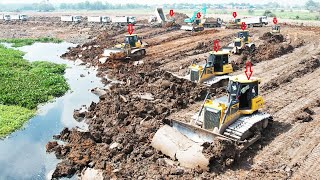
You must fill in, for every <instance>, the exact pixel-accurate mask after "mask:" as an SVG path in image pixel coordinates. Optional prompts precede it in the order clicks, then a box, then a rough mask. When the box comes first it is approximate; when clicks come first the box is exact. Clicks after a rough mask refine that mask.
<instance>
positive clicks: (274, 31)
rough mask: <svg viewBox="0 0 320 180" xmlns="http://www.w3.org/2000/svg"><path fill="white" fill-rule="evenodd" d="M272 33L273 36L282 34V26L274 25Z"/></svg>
mask: <svg viewBox="0 0 320 180" xmlns="http://www.w3.org/2000/svg"><path fill="white" fill-rule="evenodd" d="M271 33H272V34H280V25H273V26H272V31H271Z"/></svg>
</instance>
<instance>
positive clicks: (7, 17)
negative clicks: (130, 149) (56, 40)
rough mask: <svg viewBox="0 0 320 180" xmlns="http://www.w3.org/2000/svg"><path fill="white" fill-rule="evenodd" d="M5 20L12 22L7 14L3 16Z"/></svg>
mask: <svg viewBox="0 0 320 180" xmlns="http://www.w3.org/2000/svg"><path fill="white" fill-rule="evenodd" d="M3 20H5V21H10V20H11V16H10V15H8V14H6V15H4V16H3Z"/></svg>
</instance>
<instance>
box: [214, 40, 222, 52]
mask: <svg viewBox="0 0 320 180" xmlns="http://www.w3.org/2000/svg"><path fill="white" fill-rule="evenodd" d="M220 47H221V46H220V45H219V41H218V40H214V42H213V50H214V51H216V52H218V51H219V50H220Z"/></svg>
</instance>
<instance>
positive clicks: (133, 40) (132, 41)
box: [124, 34, 139, 47]
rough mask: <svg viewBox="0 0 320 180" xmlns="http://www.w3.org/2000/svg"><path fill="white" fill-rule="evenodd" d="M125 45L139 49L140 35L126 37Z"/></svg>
mask: <svg viewBox="0 0 320 180" xmlns="http://www.w3.org/2000/svg"><path fill="white" fill-rule="evenodd" d="M124 43H125V44H130V47H137V46H138V43H139V42H138V35H136V34H132V35H126V36H125V39H124Z"/></svg>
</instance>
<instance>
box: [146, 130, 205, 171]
mask: <svg viewBox="0 0 320 180" xmlns="http://www.w3.org/2000/svg"><path fill="white" fill-rule="evenodd" d="M151 146H152V147H153V148H155V149H157V150H159V151H161V152H162V153H163V154H165V155H167V156H169V157H170V158H171V159H173V160H178V161H179V162H180V164H181V166H184V167H187V168H197V167H200V168H202V169H205V170H208V165H209V159H208V158H206V157H205V156H204V155H203V154H202V150H203V147H202V146H201V143H196V142H194V141H192V140H190V139H189V138H187V137H186V136H184V135H183V134H181V133H180V132H179V131H178V130H176V129H174V128H172V127H170V126H168V125H164V126H163V127H161V128H160V129H159V130H158V131H157V132H156V134H155V135H154V137H153V139H152V142H151Z"/></svg>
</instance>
